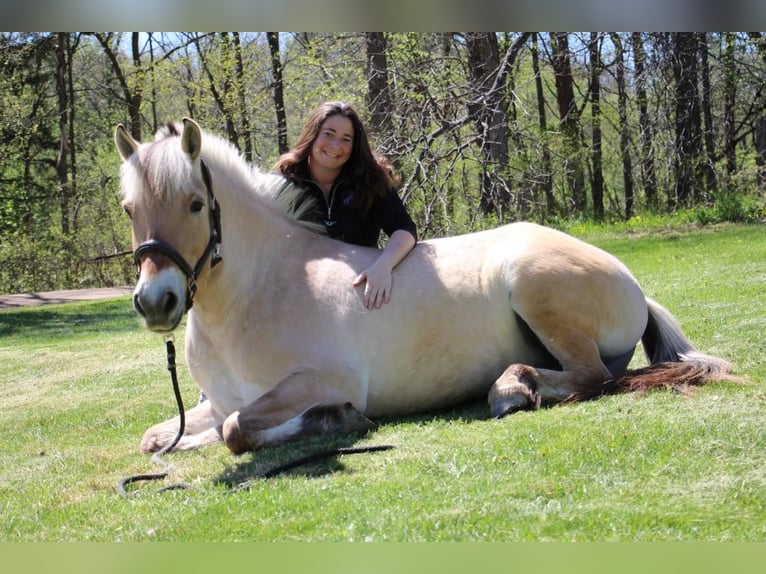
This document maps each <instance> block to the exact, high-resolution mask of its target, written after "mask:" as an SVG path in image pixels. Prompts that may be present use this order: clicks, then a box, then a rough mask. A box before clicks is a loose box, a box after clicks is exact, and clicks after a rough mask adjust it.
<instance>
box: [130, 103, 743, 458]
mask: <svg viewBox="0 0 766 574" xmlns="http://www.w3.org/2000/svg"><path fill="white" fill-rule="evenodd" d="M115 143H116V146H117V149H118V151H119V153H120V155H121V157H122V159H123V163H122V166H121V169H120V184H121V188H122V193H123V202H122V205H123V207H124V209H125V211H126V212H127V213H128V215H129V216H130V218H131V221H132V236H133V237H132V241H133V248H134V250H135V251H134V256H135V261H136V265H137V271H138V280H137V284H136V287H135V291H134V294H133V303H134V307H135V309H136V310H137V312H138V313H139V314H140V315H141V317H142V318H143V321H144V322H145V325H146V327H147V328H148V329H150V330H152V331H156V332H160V333H168V332H171V331H173V330H174V329H176V328H177V327H178V325H179V324H180V322H181V321H182V319H183V317H184V315H185V314H186V312H187V311H188V318H187V323H186V335H185V356H186V362H187V365H188V368H189V371H190V372H191V374H192V376H193V377H194V379H195V380H196V382H197V383H198V385H199V387H200V388H201V389H202V391H204V393H205V394H206V395H207V398H208V400H207V401H204V402H201V403H200V404H199V405H197V406H195V407H193V408H191V409H189V411H188V412H187V413H186V416H185V418H186V427H185V434H184V435H183V437H181V438H180V441H179V442H178V443H177V445H176V449H178V450H187V449H193V448H197V447H200V446H203V445H206V444H211V443H214V442H218V441H221V440H223V441H224V442H225V444H226V445H227V446H228V448H229V449H230V450H231V451H232V452H234V453H236V454H238V453H242V452H244V451H250V450H255V449H257V448H259V447H261V446H265V445H272V444H279V443H283V442H287V441H292V440H298V439H300V438H305V437H308V436H316V435H319V434H322V433H342V434H343V433H348V434H352V433H360V432H365V431H367V430H369V429H372V428H374V426H375V425H374V423H373V422H372V421H371V419H375V418H376V417H384V416H399V415H406V414H412V413H419V412H426V411H432V410H434V409H438V408H442V407H447V406H450V405H455V404H458V403H460V402H462V401H466V400H469V399H474V398H476V397H478V396H487V397H488V402H489V413H490V414H491V416H493V417H502V416H504V415H507V414H510V413H513V412H516V411H519V410H522V409H535V408H538V407H539V406H540V405H541V404H553V403H557V402H562V401H569V400H585V399H590V398H595V397H597V396H600V395H603V394H608V393H615V392H626V391H635V390H638V389H648V388H654V387H673V388H685V387H687V386H689V385H701V384H704V383H706V382H708V381H710V380H722V379H727V378H729V377H730V369H731V367H730V364H729V363H728V362H727V361H725V360H723V359H719V358H716V357H712V356H710V355H707V354H704V353H701V352H699V351H697V350H696V349H695V347H694V346H693V345H692V344H691V343H690V342H689V340H688V339H687V338H686V337H685V336H684V334H683V333H682V331H681V329H680V327H679V326H678V323H677V321H676V320H675V319H674V317H673V316H672V315H671V313H670V312H669V311H667V310H666V309H665V308H663V307H662V306H661V305H659V304H658V303H656V302H654V301H653V300H651V299H649V298H647V297H646V296H645V295H644V293H643V292H642V290H641V288H640V287H639V285H638V283H637V281H636V279H635V278H634V277H633V275H632V274H631V273H630V271H629V270H628V269H627V267H626V266H625V265H623V264H622V263H621V262H620V261H619V260H618V259H616V258H615V257H613V256H612V255H610V254H608V253H606V252H605V251H603V250H601V249H599V248H596V247H594V246H592V245H589V244H587V243H585V242H583V241H580V240H578V239H576V238H573V237H571V236H569V235H567V234H564V233H562V232H559V231H556V230H553V229H550V228H546V227H543V226H539V225H536V224H532V223H525V222H520V223H513V224H509V225H504V226H501V227H498V228H495V229H491V230H488V231H481V232H476V233H470V234H466V235H461V236H455V237H445V238H439V239H430V240H426V241H421V242H420V243H418V244H417V246H416V247H415V248H414V250H413V251H412V252H411V253H410V254H409V255H408V256H407V257H406V258H405V260H404V261H402V263H401V264H400V265H399V266H398V267H397V268H396V269H395V271H394V276H393V281H394V291H393V296H392V298H391V301H390V303H388V304H386V305H384V306H383V307H382V308H381V309H377V310H367V309H366V308H365V306H364V304H363V291H362V289H363V287H356V288H354V287H353V286H352V281H353V279H354V278H355V277H356V275H357V274H358V273H359V272H360V270H362V269H364V268H366V267H368V266H369V265H370V264H371V262H372V261H373V260H374V259H375V258H376V257H377V251H376V250H375V249H373V248H363V247H358V246H355V245H350V244H345V243H342V242H340V241H337V240H334V239H331V238H329V237H328V236H326V235H323V234H321V233H319V232H317V230H316V229H311V228H310V225H309V224H307V223H303V222H301V221H300V216H301V214H300V213H299V211H300V210H299V209H298V210H297V211H296V208H295V206H296V204H297V202H296V201H295V199H296V197H297V194H299V193H300V190H299V189H297V188H296V187H294V186H291V185H288V184H287V183H286V181H285V180H284V179H282V178H281V177H279V176H277V175H275V174H267V173H263V172H260V171H258V169H257V168H255V167H253V166H251V165H249V164H248V163H247V162H245V161H244V160H243V159H242V158H241V157H240V156H239V154H238V152H237V151H236V149H235V148H234V147H233V146H232V145H230V144H229V143H228V142H226V141H225V140H224V139H222V138H220V137H217V136H215V135H212V134H210V133H207V132H203V131H202V130H201V129H200V127H199V126H198V125H197V124H196V123H195V122H194V121H192V120H190V119H188V118H185V119H184V120H183V123H182V124H181V123H178V124H168V125H167V126H165V127H164V128H162V129H161V130H159V131H158V133H157V134H156V137H155V139H154V141H152V142H148V143H139V142H137V141H135V140H134V139H133V138H132V137H131V136H130V135H129V134H128V132H127V131H126V130H125V128H124V127H123V126H122V125H120V126H118V127H117V129H116V131H115ZM639 340H640V341H641V342H642V344H643V349H644V351H645V353H646V355H647V358H648V361H649V366H647V367H643V368H639V369H633V370H628V365H629V362H630V360H631V358H632V356H633V353H634V350H635V348H636V346H637V343H638V342H639ZM177 427H178V417H176V418H174V419H171V420H169V421H166V422H163V423H161V424H157V425H155V426H153V427H151V428H150V429H149V430H147V431H146V433H145V434H144V436H143V439H142V443H141V449H142V451H143V452H156V451H159V450H161V449H162V448H163V447H164V446H166V445H168V444H169V443H170V441H171V440H172V439H173V438H174V435H175V434H176V429H177ZM176 438H177V437H176Z"/></svg>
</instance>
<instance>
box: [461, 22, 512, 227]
mask: <svg viewBox="0 0 766 574" xmlns="http://www.w3.org/2000/svg"><path fill="white" fill-rule="evenodd" d="M465 43H466V48H467V50H468V68H469V70H470V81H471V83H470V90H471V96H470V99H469V101H468V113H469V115H470V116H471V117H472V118H473V119H474V123H475V126H476V133H477V135H478V143H479V146H480V148H481V154H482V158H483V161H482V174H481V200H480V203H479V206H480V207H479V208H480V209H481V212H482V213H491V212H496V213H497V214H498V216H499V217H500V218H501V219H502V214H503V213H504V212H505V211H506V210H507V209H508V205H509V203H510V198H511V194H510V191H509V189H508V186H507V184H506V183H505V181H504V173H505V171H506V170H507V167H508V122H507V120H506V116H505V106H504V105H503V102H502V100H503V87H504V86H502V85H497V84H496V82H495V79H496V78H497V76H498V73H499V71H500V49H499V47H498V43H497V36H496V35H495V34H494V33H493V32H468V33H466V34H465Z"/></svg>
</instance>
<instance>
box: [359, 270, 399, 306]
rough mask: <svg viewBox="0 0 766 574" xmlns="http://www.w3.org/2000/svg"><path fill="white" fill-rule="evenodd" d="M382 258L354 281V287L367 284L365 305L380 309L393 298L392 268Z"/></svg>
mask: <svg viewBox="0 0 766 574" xmlns="http://www.w3.org/2000/svg"><path fill="white" fill-rule="evenodd" d="M380 259H381V258H380V257H379V258H378V260H377V261H376V262H375V263H373V264H372V265H371V266H370V267H368V268H367V269H365V270H364V271H362V272H361V273H360V274H359V275H357V277H356V279H354V283H353V285H354V287H358V286H359V285H362V284H363V283H364V284H365V285H364V306H365V307H367V308H368V309H380V308H381V307H382V306H383V303H388V301H389V300H390V298H391V284H392V279H391V269H390V268H389V267H387V266H386V265H385V262H383V263H381V261H380Z"/></svg>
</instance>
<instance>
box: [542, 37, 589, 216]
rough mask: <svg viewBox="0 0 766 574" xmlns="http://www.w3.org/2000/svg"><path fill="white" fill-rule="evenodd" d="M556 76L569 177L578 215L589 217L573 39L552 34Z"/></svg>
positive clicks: (568, 184) (567, 176)
mask: <svg viewBox="0 0 766 574" xmlns="http://www.w3.org/2000/svg"><path fill="white" fill-rule="evenodd" d="M551 44H552V48H553V62H552V64H553V73H554V74H555V79H556V103H557V104H558V109H559V119H560V121H559V126H560V128H561V131H562V134H563V138H564V156H565V157H564V161H565V162H566V168H565V172H566V173H565V177H566V183H567V189H568V190H569V193H570V201H571V204H572V208H573V210H574V212H575V213H577V214H583V213H585V207H586V201H585V172H584V170H583V162H582V158H581V149H580V113H579V111H578V109H577V102H576V101H575V96H574V80H573V78H572V67H571V64H570V61H569V38H568V35H567V33H566V32H552V33H551Z"/></svg>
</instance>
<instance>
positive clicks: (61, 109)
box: [56, 32, 70, 236]
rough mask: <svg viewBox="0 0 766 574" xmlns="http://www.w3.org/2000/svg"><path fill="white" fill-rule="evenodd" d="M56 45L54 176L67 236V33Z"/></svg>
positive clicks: (63, 230) (59, 34)
mask: <svg viewBox="0 0 766 574" xmlns="http://www.w3.org/2000/svg"><path fill="white" fill-rule="evenodd" d="M57 37H58V42H57V44H56V96H57V99H58V116H59V150H58V153H57V154H56V174H57V175H58V183H59V207H60V209H61V232H62V233H63V234H64V235H65V236H66V235H69V232H70V228H69V207H70V206H69V171H68V169H67V155H68V150H67V148H68V145H69V144H68V136H69V129H68V123H69V122H68V121H67V118H68V116H69V103H68V97H67V96H68V89H67V67H68V55H69V33H68V32H59V33H58V34H57Z"/></svg>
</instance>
